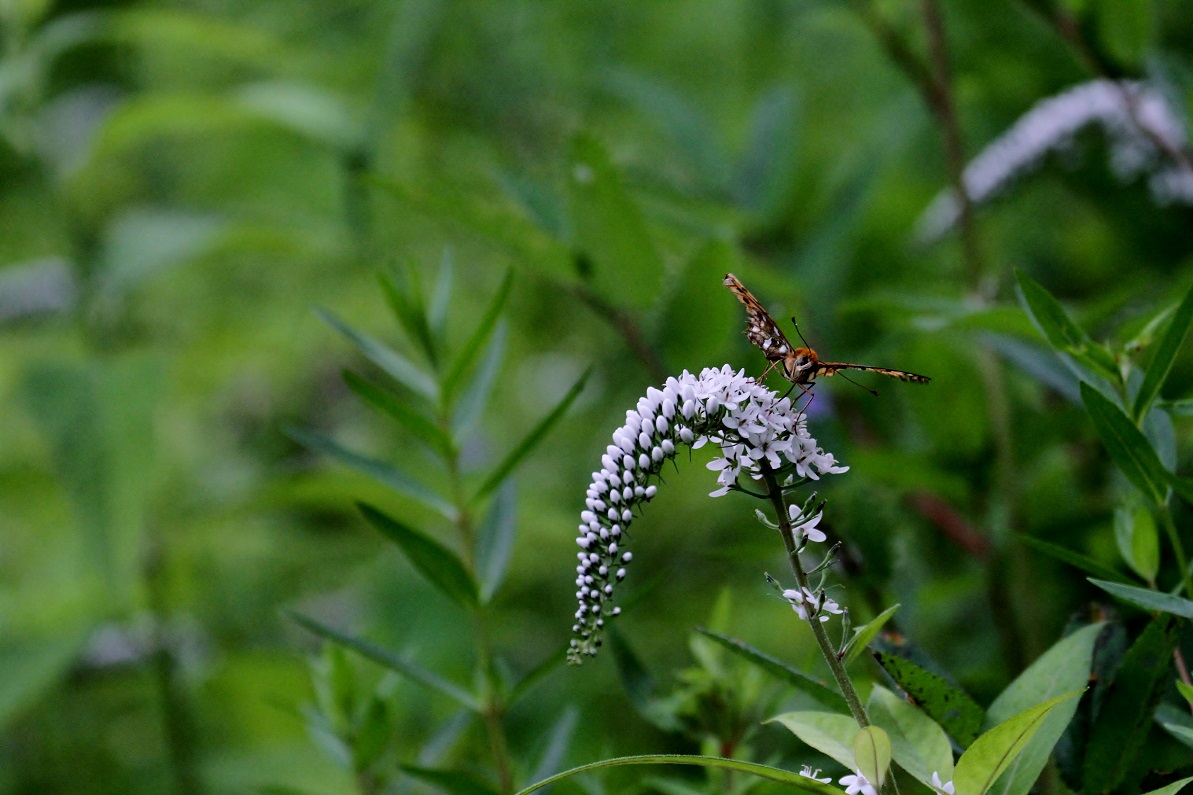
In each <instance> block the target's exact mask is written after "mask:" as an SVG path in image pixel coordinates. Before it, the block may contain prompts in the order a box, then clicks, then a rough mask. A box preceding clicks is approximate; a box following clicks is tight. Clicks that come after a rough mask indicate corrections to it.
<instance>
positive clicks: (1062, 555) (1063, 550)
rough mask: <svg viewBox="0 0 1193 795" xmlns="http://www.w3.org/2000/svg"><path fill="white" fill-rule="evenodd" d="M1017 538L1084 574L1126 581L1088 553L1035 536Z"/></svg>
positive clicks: (1121, 575) (1122, 576)
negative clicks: (1075, 550)
mask: <svg viewBox="0 0 1193 795" xmlns="http://www.w3.org/2000/svg"><path fill="white" fill-rule="evenodd" d="M1018 538H1019V540H1020V541H1022V542H1023V543H1024V544H1027V545H1028V546H1029V547H1031V548H1032V549H1034V550H1036V551H1037V552H1042V553H1043V554H1045V555H1047V556H1048V557H1050V558H1053V559H1054V560H1059V561H1060V562H1061V563H1067V564H1068V565H1070V566H1072V567H1073V568H1075V569H1078V570H1079V571H1083V572H1085V573H1086V574H1093V575H1096V576H1098V577H1101V578H1102V579H1106V580H1112V581H1118V582H1126V581H1127V578H1126V576H1125V575H1123V574H1120V573H1119V572H1117V571H1115V570H1114V569H1112V568H1110V567H1109V566H1106V565H1105V564H1103V563H1100V562H1098V561H1096V560H1094V559H1093V558H1091V557H1089V556H1088V555H1082V554H1081V553H1080V552H1074V551H1073V550H1071V549H1069V548H1067V547H1062V546H1060V545H1058V544H1053V543H1051V542H1049V541H1044V540H1043V539H1040V538H1036V537H1035V536H1029V535H1023V534H1019V536H1018Z"/></svg>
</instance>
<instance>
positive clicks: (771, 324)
mask: <svg viewBox="0 0 1193 795" xmlns="http://www.w3.org/2000/svg"><path fill="white" fill-rule="evenodd" d="M725 286H726V287H728V288H729V289H730V290H731V291H732V292H733V294H734V295H736V296H737V300H739V301H741V302H742V303H743V304H745V306H746V338H747V339H749V340H750V342H752V343H754V344H755V345H757V346H758V347H759V348H761V349H762V353H763V354H764V355H765V356H766V358H767V361H769V362H770V364H769V365H767V368H766V370H764V371H763V373H762V375H761V376H759V377H758V379H757V380H759V381H761V380H762V379H763V378H765V377H766V374H767V373H769V372H770V371H771V369H773V368H775V367H780V368H782V373H783V377H784V378H786V379H787V380H788V381H790V382H791V383H792V384H794V385H796V386H798V387H799V388H800V389H802V390H803V391H804V392H808V391H810V390H809V389H808V387H807V386H805V385H806V384H810V383H812V381H813V380H815V379H816V378H817V377H818V376H822V375H823V376H830V375H836V374H837V373H838V372H840V371H841V370H867V371H869V372H872V373H879V374H880V375H886V376H890V377H891V378H898V379H899V380H900V381H911V382H912V383H915V384H926V383H928V382H929V381H931V380H932V379H931V378H929V377H928V376H926V375H917V374H916V373H909V372H907V371H905V370H892V369H890V368H889V367H871V366H869V365H865V364H853V363H851V362H824V361H821V360H820V357H819V356H817V355H816V351H814V350H812V349H811V348H796V347H794V346H793V345H792V344H791V343H790V342H788V341H787V337H786V336H785V335H784V334H783V332H782V331H781V330H780V329H779V326H778V324H777V323H775V321H774V320H772V319H771V316H770V315H769V314H767V312H766V310H765V309H764V308H763V307H762V304H760V303H758V299H757V298H755V297H754V296H753V295H751V293H750V291H749V290H747V289H746V288H745V285H743V284H742V283H741V282H740V281H739V280H738V278H737V277H736V276H734V275H733V274H732V273H726V274H725ZM791 322H793V323H794V322H795V318H792V319H791ZM795 330H796V332H798V331H799V326H798V325H797V326H796V328H795ZM800 339H801V340H803V335H800ZM805 344H807V343H806V342H805ZM842 378H847V377H846V376H844V375H843V376H842ZM847 380H849V379H847ZM859 386H860V384H859ZM862 388H863V389H867V388H866V387H862ZM867 391H869V392H874V390H872V389H867ZM874 394H878V393H877V392H874Z"/></svg>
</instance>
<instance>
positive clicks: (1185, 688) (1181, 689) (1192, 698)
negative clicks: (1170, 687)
mask: <svg viewBox="0 0 1193 795" xmlns="http://www.w3.org/2000/svg"><path fill="white" fill-rule="evenodd" d="M1176 690H1177V692H1178V693H1180V694H1181V698H1183V699H1184V700H1185V701H1188V702H1189V704H1190V705H1193V685H1188V684H1185V683H1184V682H1182V681H1180V680H1179V679H1178V680H1177V681H1176Z"/></svg>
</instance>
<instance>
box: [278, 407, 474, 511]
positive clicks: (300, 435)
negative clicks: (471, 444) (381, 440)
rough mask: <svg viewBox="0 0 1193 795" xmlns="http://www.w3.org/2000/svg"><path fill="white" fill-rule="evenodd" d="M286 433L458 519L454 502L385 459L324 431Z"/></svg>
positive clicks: (288, 430) (413, 498) (304, 444)
mask: <svg viewBox="0 0 1193 795" xmlns="http://www.w3.org/2000/svg"><path fill="white" fill-rule="evenodd" d="M286 433H287V434H288V435H289V436H290V438H292V439H294V441H296V442H298V443H299V444H301V445H303V446H304V447H307V448H310V449H311V450H315V451H317V452H320V453H323V454H324V455H329V456H331V457H332V458H334V459H336V460H337V461H339V462H340V463H342V464H347V465H348V466H350V467H352V468H353V469H355V470H357V471H360V472H363V473H365V474H366V475H368V476H370V477H373V478H376V479H377V480H379V481H381V482H382V483H384V484H385V485H386V486H389V487H390V488H391V489H393V490H394V491H396V492H398V493H399V494H402V495H405V496H407V497H409V498H411V499H412V500H417V501H418V502H421V503H422V504H423V505H426V506H427V507H429V508H434V509H435V510H436V511H438V512H439V513H440V514H441V515H442V516H443V517H444V518H446V519H449V520H452V521H454V520H455V517H456V509H455V507H454V506H452V505H451V503H449V502H448V501H447V500H445V499H443V498H442V497H440V496H439V495H438V494H436V493H435V492H433V491H431V489H429V488H428V487H427V486H425V485H424V484H422V483H420V482H418V481H417V480H415V479H414V478H412V477H410V476H409V475H407V474H406V473H405V472H402V471H401V470H399V469H396V468H394V467H392V466H390V465H389V464H387V463H385V462H384V461H378V460H377V459H375V458H369V457H368V456H363V455H361V454H360V453H354V452H352V451H351V450H349V449H347V448H346V447H343V446H342V445H340V444H339V443H338V442H335V441H332V440H331V439H328V438H327V437H326V436H323V435H322V434H318V433H312V432H311V431H305V430H302V429H301V428H287V429H286Z"/></svg>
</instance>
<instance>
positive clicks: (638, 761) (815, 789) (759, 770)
mask: <svg viewBox="0 0 1193 795" xmlns="http://www.w3.org/2000/svg"><path fill="white" fill-rule="evenodd" d="M625 765H635V766H636V765H692V766H694V767H705V768H709V769H714V770H731V771H736V772H738V773H744V774H746V775H749V776H756V777H758V778H761V779H765V780H767V781H777V782H779V783H780V784H786V785H788V786H789V787H794V788H795V789H798V790H802V791H804V792H811V793H814V794H815V795H841V793H842V790H839V789H837V788H836V787H833V786H830V785H828V784H821V783H820V782H818V781H813V780H812V779H810V778H808V777H807V776H801V775H800V774H799V773H793V772H791V771H789V770H782V769H780V768H777V767H770V766H769V765H759V764H756V763H754V762H741V761H738V760H736V759H724V758H722V757H719V756H685V755H683V754H648V755H643V756H621V757H616V758H614V759H605V760H602V761H600V762H592V763H591V764H587V765H581V766H580V767H574V768H572V769H571V770H565V771H564V772H562V773H556V774H555V775H554V776H551V777H550V778H545V779H543V780H542V781H539V782H537V783H535V784H532V785H530V786H529V787H527V788H526V789H523V790H519V791H518V792H517V793H515V795H530V793H532V792H535V791H536V790H540V789H542V788H543V787H549V786H551V785H552V784H555V783H557V782H559V781H563V780H564V779H567V778H571V777H572V776H575V775H579V774H580V773H587V772H589V771H591V770H602V769H604V768H609V767H622V766H625Z"/></svg>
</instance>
